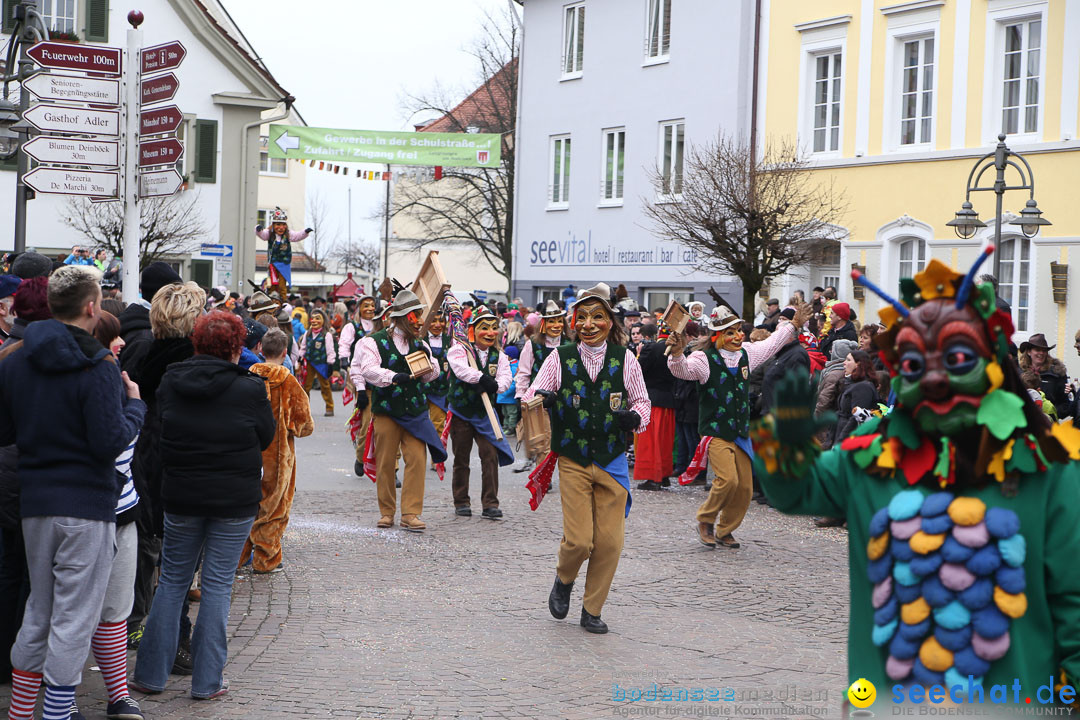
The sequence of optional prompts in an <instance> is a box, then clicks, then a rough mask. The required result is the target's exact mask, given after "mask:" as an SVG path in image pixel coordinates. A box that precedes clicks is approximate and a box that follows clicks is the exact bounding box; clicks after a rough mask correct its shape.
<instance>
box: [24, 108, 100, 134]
mask: <svg viewBox="0 0 1080 720" xmlns="http://www.w3.org/2000/svg"><path fill="white" fill-rule="evenodd" d="M23 120H25V121H26V122H28V123H30V124H31V125H33V126H34V127H36V128H37V129H38V130H45V131H49V132H61V133H78V134H81V135H107V136H109V137H116V136H118V135H119V134H120V111H119V110H91V109H89V108H80V107H71V106H68V105H35V106H34V107H32V108H30V109H29V110H27V111H26V112H25V113H23Z"/></svg>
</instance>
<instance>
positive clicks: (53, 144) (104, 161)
mask: <svg viewBox="0 0 1080 720" xmlns="http://www.w3.org/2000/svg"><path fill="white" fill-rule="evenodd" d="M22 149H23V152H25V153H26V154H27V155H29V156H30V157H32V158H34V159H35V160H37V161H38V162H42V163H57V164H60V165H95V166H99V167H116V166H117V165H119V164H120V143H118V142H110V141H108V140H80V139H78V138H64V137H53V136H51V135H39V136H38V137H36V138H34V139H33V140H30V141H29V142H26V143H23V146H22Z"/></svg>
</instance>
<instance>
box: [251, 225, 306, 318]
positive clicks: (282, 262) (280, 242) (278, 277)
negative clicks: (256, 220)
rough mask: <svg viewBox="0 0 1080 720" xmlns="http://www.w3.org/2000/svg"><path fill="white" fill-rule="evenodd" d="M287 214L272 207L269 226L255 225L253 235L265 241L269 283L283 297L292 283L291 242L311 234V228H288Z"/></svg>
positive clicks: (286, 294) (298, 240)
mask: <svg viewBox="0 0 1080 720" xmlns="http://www.w3.org/2000/svg"><path fill="white" fill-rule="evenodd" d="M288 223H289V215H288V213H286V212H285V211H284V210H282V209H281V208H274V211H273V212H272V213H270V227H269V228H264V227H263V226H262V225H256V226H255V235H257V236H258V238H259V239H260V240H263V241H265V242H267V243H268V244H267V249H266V268H267V272H268V273H269V276H270V283H271V284H272V285H275V286H276V287H277V290H278V294H279V295H280V296H281V297H282V298H285V297H287V296H288V294H289V286H290V285H292V244H293V243H294V242H300V241H301V240H303V239H304V238H306V237H307V236H308V235H310V234H311V228H306V229H304V230H302V231H301V230H289V224H288Z"/></svg>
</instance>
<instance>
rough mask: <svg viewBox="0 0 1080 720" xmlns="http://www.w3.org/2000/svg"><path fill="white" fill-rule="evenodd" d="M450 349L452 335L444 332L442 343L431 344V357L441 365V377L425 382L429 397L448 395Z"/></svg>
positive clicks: (425, 390)
mask: <svg viewBox="0 0 1080 720" xmlns="http://www.w3.org/2000/svg"><path fill="white" fill-rule="evenodd" d="M449 349H450V336H449V335H446V334H443V336H442V345H441V346H440V347H436V346H435V345H431V357H432V359H434V360H435V362H436V364H438V366H439V377H438V378H436V379H435V380H432V381H431V382H429V383H424V392H426V393H427V395H428V397H429V398H430V397H431V396H433V395H434V396H435V397H446V393H448V392H449V391H450V362H449V361H448V360H447V359H446V351H447V350H449Z"/></svg>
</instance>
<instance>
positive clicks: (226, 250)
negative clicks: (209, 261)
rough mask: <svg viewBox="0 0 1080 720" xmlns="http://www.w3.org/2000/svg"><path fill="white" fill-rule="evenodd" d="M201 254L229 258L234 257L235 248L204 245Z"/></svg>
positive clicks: (200, 250)
mask: <svg viewBox="0 0 1080 720" xmlns="http://www.w3.org/2000/svg"><path fill="white" fill-rule="evenodd" d="M199 252H201V253H202V254H203V255H206V256H207V257H221V258H229V257H232V256H233V246H232V245H224V244H221V243H203V244H202V245H201V246H200V247H199Z"/></svg>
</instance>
